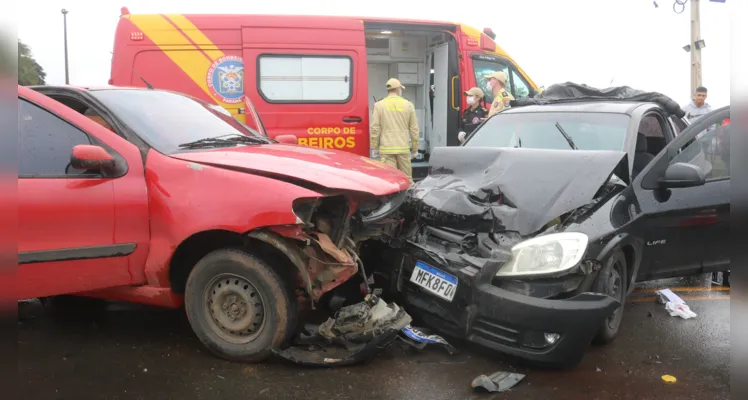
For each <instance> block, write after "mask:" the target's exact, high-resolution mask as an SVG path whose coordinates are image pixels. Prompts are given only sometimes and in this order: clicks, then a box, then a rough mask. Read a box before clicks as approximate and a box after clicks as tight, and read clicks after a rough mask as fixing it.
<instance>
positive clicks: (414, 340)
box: [400, 325, 457, 354]
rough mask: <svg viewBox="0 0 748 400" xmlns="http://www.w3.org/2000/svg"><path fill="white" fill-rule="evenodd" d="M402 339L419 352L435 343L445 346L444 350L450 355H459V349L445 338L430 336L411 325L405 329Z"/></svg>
mask: <svg viewBox="0 0 748 400" xmlns="http://www.w3.org/2000/svg"><path fill="white" fill-rule="evenodd" d="M400 338H401V339H403V341H404V342H405V343H407V344H409V345H411V346H413V347H415V348H417V349H419V350H421V349H423V348H424V347H426V345H428V344H432V343H433V344H441V345H443V346H444V348H445V349H447V352H448V353H449V354H455V353H457V349H455V348H454V347H453V346H452V345H451V344H449V343H448V342H447V341H446V340H444V338H443V337H441V336H439V335H429V334H427V333H424V332H423V329H421V328H414V327H412V326H410V325H408V326H406V327H405V328H403V330H402V334H401V336H400Z"/></svg>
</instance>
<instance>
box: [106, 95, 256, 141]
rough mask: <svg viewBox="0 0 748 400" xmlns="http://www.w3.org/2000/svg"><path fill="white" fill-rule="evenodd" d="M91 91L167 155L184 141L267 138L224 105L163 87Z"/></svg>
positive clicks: (139, 134)
mask: <svg viewBox="0 0 748 400" xmlns="http://www.w3.org/2000/svg"><path fill="white" fill-rule="evenodd" d="M91 94H92V95H93V96H94V97H96V98H97V99H99V100H100V101H101V102H102V103H104V105H105V106H107V107H108V108H109V109H110V110H112V111H113V112H114V114H116V115H117V117H119V118H120V119H121V120H122V121H123V122H124V123H125V124H126V125H127V126H128V127H129V128H130V129H132V130H133V131H134V132H135V133H136V134H137V135H138V136H140V137H141V138H142V139H143V140H144V141H145V142H146V143H148V145H150V146H151V147H153V148H154V149H156V150H157V151H159V152H161V153H164V154H171V153H174V152H176V151H180V150H181V149H180V148H179V145H180V144H182V143H188V142H193V141H196V140H200V139H204V138H209V137H217V136H222V135H231V134H233V135H245V136H254V137H263V138H265V135H264V131H263V130H262V128H261V127H257V125H256V124H252V125H254V126H251V127H250V126H247V125H245V124H242V123H241V122H239V121H237V120H236V118H234V117H233V116H231V114H230V113H228V112H227V111H226V110H225V109H223V108H222V107H220V106H216V105H213V104H208V103H206V102H204V101H201V100H196V99H193V98H190V97H187V96H183V95H180V94H176V93H171V92H164V91H159V90H100V91H92V92H91ZM248 120H249V118H248ZM248 122H249V121H248Z"/></svg>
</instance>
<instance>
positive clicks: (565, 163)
mask: <svg viewBox="0 0 748 400" xmlns="http://www.w3.org/2000/svg"><path fill="white" fill-rule="evenodd" d="M625 155H626V153H625V152H618V151H589V150H545V149H528V148H525V149H522V148H519V149H516V148H469V147H439V148H436V149H434V152H433V153H432V155H431V159H430V166H429V176H428V177H426V178H425V179H424V180H423V181H421V182H418V183H417V184H416V185H415V186H413V188H412V189H411V191H410V194H409V198H408V201H407V207H409V208H410V210H411V211H412V212H413V213H414V214H415V215H414V216H415V218H416V220H417V222H418V223H419V224H422V225H434V226H444V227H450V228H453V229H459V230H467V231H472V232H501V231H515V232H519V234H520V235H523V236H524V235H528V234H531V233H534V232H537V231H538V230H540V229H541V228H542V227H543V226H544V225H546V224H547V223H548V222H550V221H552V220H553V219H554V218H556V217H559V216H561V215H563V214H565V213H567V212H569V211H571V210H574V209H576V208H579V207H581V206H584V205H586V204H588V203H590V202H591V201H592V200H593V198H594V196H595V194H596V193H597V192H598V190H599V189H600V188H601V187H602V186H603V184H605V183H606V182H607V181H608V179H609V178H610V176H611V174H612V173H613V170H614V169H615V168H616V166H617V165H618V164H619V163H620V162H621V160H622V159H623V158H624V157H625Z"/></svg>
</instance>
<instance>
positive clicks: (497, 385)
mask: <svg viewBox="0 0 748 400" xmlns="http://www.w3.org/2000/svg"><path fill="white" fill-rule="evenodd" d="M524 377H525V376H524V375H523V374H518V373H513V372H506V371H499V372H494V373H493V374H491V375H489V376H486V375H480V376H478V377H477V378H475V379H473V383H472V386H473V389H478V388H480V389H484V390H487V391H489V392H503V391H506V390H509V389H511V388H512V387H514V385H516V384H517V383H519V381H521V380H522V379H523V378H524Z"/></svg>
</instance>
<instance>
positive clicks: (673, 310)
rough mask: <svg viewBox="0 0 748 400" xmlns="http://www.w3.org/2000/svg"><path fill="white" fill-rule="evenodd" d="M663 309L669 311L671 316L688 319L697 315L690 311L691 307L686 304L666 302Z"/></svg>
mask: <svg viewBox="0 0 748 400" xmlns="http://www.w3.org/2000/svg"><path fill="white" fill-rule="evenodd" d="M665 310H667V311H668V312H669V313H670V316H671V317H681V318H683V319H690V318H694V317H696V316H697V315H696V313H695V312H693V311H691V308H690V307H688V305H686V304H675V303H671V302H668V303H667V304H665Z"/></svg>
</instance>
